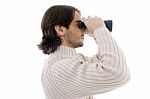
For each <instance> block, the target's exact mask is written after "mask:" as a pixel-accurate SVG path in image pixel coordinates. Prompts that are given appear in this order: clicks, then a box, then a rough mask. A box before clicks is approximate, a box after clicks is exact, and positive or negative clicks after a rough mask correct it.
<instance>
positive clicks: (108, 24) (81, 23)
mask: <svg viewBox="0 0 150 99" xmlns="http://www.w3.org/2000/svg"><path fill="white" fill-rule="evenodd" d="M104 23H105V26H106V28H107V29H108V30H109V31H110V32H112V20H105V21H104ZM78 27H79V28H80V29H87V27H86V26H85V24H84V22H79V23H78Z"/></svg>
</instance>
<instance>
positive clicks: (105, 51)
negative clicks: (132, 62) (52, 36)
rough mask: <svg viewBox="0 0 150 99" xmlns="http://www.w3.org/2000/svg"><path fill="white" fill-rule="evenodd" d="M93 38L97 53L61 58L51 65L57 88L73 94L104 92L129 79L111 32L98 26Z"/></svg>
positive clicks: (77, 95)
mask: <svg viewBox="0 0 150 99" xmlns="http://www.w3.org/2000/svg"><path fill="white" fill-rule="evenodd" d="M94 38H95V41H96V43H97V46H98V53H97V55H95V56H93V57H92V58H87V57H84V56H83V55H78V57H64V58H63V59H61V60H59V61H56V62H55V63H54V64H53V66H51V73H52V77H53V79H54V81H55V82H56V83H57V85H58V86H59V87H60V89H61V91H63V92H66V93H68V94H69V95H71V96H73V97H84V96H90V95H95V94H100V93H103V92H107V91H110V90H113V89H115V88H118V87H120V86H122V85H124V84H125V83H127V82H128V80H129V78H130V74H129V71H128V68H127V65H126V61H125V58H124V55H123V52H122V50H121V49H120V48H119V47H118V46H117V44H116V42H115V41H114V39H113V38H112V36H111V34H110V33H109V32H108V31H107V30H106V29H104V28H98V29H97V30H95V32H94Z"/></svg>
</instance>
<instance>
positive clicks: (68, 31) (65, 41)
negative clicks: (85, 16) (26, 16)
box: [38, 5, 85, 54]
mask: <svg viewBox="0 0 150 99" xmlns="http://www.w3.org/2000/svg"><path fill="white" fill-rule="evenodd" d="M79 22H81V18H80V11H79V10H78V9H76V8H74V7H72V6H67V5H55V6H52V7H50V8H49V9H48V10H47V11H46V12H45V14H44V16H43V19H42V23H41V29H42V33H43V37H42V42H41V43H40V44H39V45H38V47H39V48H40V49H41V50H43V53H45V54H49V53H53V52H54V51H55V50H56V49H57V48H58V47H59V46H60V45H64V46H68V47H72V48H77V47H81V46H82V45H83V39H84V34H83V32H85V30H83V29H79V27H78V23H79Z"/></svg>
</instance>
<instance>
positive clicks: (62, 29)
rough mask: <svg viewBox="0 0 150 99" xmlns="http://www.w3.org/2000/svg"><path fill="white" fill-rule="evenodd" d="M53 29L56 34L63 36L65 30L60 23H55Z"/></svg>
mask: <svg viewBox="0 0 150 99" xmlns="http://www.w3.org/2000/svg"><path fill="white" fill-rule="evenodd" d="M55 31H56V32H57V35H58V36H64V35H65V32H66V28H65V27H63V26H60V25H55Z"/></svg>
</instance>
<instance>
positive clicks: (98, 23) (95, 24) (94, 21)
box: [82, 16, 105, 36]
mask: <svg viewBox="0 0 150 99" xmlns="http://www.w3.org/2000/svg"><path fill="white" fill-rule="evenodd" d="M82 20H83V22H84V23H85V25H86V27H87V34H88V35H89V36H92V35H93V32H94V30H96V29H97V28H99V27H105V24H104V21H103V20H102V19H101V18H99V17H97V16H95V17H94V18H92V17H91V16H88V18H85V17H83V18H82Z"/></svg>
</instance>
